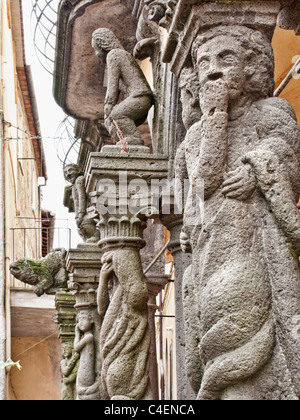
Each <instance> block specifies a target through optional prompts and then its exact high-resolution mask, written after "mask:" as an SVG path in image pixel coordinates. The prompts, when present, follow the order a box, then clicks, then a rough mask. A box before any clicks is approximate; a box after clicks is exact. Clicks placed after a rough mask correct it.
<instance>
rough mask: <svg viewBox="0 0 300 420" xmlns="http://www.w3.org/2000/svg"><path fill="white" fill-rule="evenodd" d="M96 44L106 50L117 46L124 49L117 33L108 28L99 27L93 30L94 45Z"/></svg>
mask: <svg viewBox="0 0 300 420" xmlns="http://www.w3.org/2000/svg"><path fill="white" fill-rule="evenodd" d="M95 45H97V46H98V47H99V48H101V49H103V50H104V51H110V50H113V49H115V48H121V49H123V46H122V44H121V42H120V41H119V40H118V38H117V37H116V35H115V34H114V33H113V32H112V31H111V30H110V29H107V28H98V29H96V30H95V31H94V32H93V35H92V46H93V47H94V46H95Z"/></svg>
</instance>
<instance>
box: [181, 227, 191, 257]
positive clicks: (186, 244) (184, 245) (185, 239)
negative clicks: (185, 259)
mask: <svg viewBox="0 0 300 420" xmlns="http://www.w3.org/2000/svg"><path fill="white" fill-rule="evenodd" d="M180 245H181V249H182V252H184V253H185V254H190V253H192V247H191V243H190V238H189V236H188V235H187V234H186V233H185V231H184V230H182V231H181V233H180Z"/></svg>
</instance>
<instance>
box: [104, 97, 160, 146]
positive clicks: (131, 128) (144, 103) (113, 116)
mask: <svg viewBox="0 0 300 420" xmlns="http://www.w3.org/2000/svg"><path fill="white" fill-rule="evenodd" d="M151 106H152V98H151V97H150V96H149V95H147V96H141V97H137V98H135V97H129V98H126V99H125V100H124V101H122V102H120V103H119V104H117V105H116V106H115V107H114V108H113V110H112V112H111V113H110V115H109V117H108V118H107V119H106V121H105V126H106V128H107V129H108V131H109V133H110V135H111V136H112V137H114V138H116V137H118V138H119V139H120V134H121V135H122V136H123V139H124V141H125V142H126V143H127V144H129V145H144V141H143V139H142V137H141V135H140V133H139V131H138V129H137V124H139V123H140V122H141V121H143V120H145V118H146V116H147V113H148V111H149V109H150V108H151ZM118 131H119V134H118Z"/></svg>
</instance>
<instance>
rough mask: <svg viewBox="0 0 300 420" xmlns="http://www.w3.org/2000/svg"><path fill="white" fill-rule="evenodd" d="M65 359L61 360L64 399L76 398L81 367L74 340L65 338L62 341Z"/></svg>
mask: <svg viewBox="0 0 300 420" xmlns="http://www.w3.org/2000/svg"><path fill="white" fill-rule="evenodd" d="M62 349H63V360H62V361H61V362H60V370H61V373H62V376H63V378H62V399H63V400H67V401H68V400H71V401H72V400H75V399H76V378H77V372H78V368H79V363H80V360H79V353H77V352H76V351H74V340H64V341H63V342H62Z"/></svg>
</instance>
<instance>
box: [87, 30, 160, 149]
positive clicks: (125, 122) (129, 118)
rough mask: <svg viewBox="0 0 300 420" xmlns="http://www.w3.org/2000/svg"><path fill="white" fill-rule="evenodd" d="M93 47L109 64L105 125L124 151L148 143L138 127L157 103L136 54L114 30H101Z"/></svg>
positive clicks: (95, 35)
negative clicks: (130, 51) (124, 44)
mask: <svg viewBox="0 0 300 420" xmlns="http://www.w3.org/2000/svg"><path fill="white" fill-rule="evenodd" d="M92 46H93V48H94V50H95V53H96V55H97V57H99V58H100V60H101V62H103V63H106V66H107V91H106V96H105V102H104V118H105V126H106V128H107V130H108V132H109V133H110V135H111V136H112V138H114V139H115V140H116V141H118V140H119V144H120V145H121V147H122V151H124V152H128V145H144V141H143V139H142V137H141V135H140V133H139V131H138V129H137V126H138V125H141V124H143V123H144V122H145V120H146V118H147V115H148V111H149V109H150V108H151V106H152V105H153V95H152V91H151V88H150V86H149V84H148V82H147V80H146V78H145V76H144V74H143V72H142V70H141V68H140V66H139V65H138V63H137V62H136V60H135V59H134V58H133V56H132V54H130V53H129V52H127V51H125V49H124V48H123V46H122V44H121V43H120V41H119V40H118V39H117V37H116V36H115V34H114V33H113V32H112V31H110V30H109V29H107V28H99V29H97V30H96V31H95V32H94V33H93V37H92ZM120 97H122V100H121V101H120Z"/></svg>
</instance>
